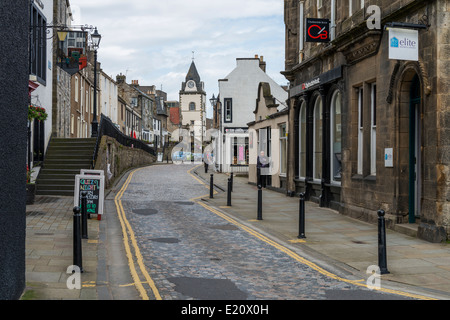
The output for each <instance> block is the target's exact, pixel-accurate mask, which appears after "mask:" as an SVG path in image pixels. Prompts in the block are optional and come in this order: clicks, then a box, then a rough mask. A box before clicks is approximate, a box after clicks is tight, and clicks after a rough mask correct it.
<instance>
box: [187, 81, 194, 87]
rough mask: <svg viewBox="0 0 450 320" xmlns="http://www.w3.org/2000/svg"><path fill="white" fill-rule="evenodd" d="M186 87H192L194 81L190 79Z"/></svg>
mask: <svg viewBox="0 0 450 320" xmlns="http://www.w3.org/2000/svg"><path fill="white" fill-rule="evenodd" d="M188 87H189V88H191V89H192V88H193V87H194V81H192V80H191V81H189V82H188Z"/></svg>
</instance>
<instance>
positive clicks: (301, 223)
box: [297, 192, 306, 239]
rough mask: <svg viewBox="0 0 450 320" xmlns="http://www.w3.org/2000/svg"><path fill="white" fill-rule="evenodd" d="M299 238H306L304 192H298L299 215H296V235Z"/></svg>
mask: <svg viewBox="0 0 450 320" xmlns="http://www.w3.org/2000/svg"><path fill="white" fill-rule="evenodd" d="M297 238H299V239H304V238H306V236H305V194H304V193H303V192H302V193H300V205H299V217H298V237H297Z"/></svg>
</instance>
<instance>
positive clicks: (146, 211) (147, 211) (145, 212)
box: [133, 209, 158, 216]
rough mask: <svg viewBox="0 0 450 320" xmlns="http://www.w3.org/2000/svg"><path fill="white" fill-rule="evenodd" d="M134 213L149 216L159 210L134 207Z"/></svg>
mask: <svg viewBox="0 0 450 320" xmlns="http://www.w3.org/2000/svg"><path fill="white" fill-rule="evenodd" d="M133 213H136V214H139V215H143V216H149V215H152V214H157V213H158V210H156V209H134V210H133Z"/></svg>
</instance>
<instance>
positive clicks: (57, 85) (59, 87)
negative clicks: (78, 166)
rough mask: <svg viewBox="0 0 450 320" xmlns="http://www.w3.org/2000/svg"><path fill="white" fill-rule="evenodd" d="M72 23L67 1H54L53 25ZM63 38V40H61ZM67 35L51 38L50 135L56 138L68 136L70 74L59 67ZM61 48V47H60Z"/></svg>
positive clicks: (68, 25)
mask: <svg viewBox="0 0 450 320" xmlns="http://www.w3.org/2000/svg"><path fill="white" fill-rule="evenodd" d="M72 21H73V17H72V10H71V7H70V2H69V0H55V1H54V2H53V24H54V25H63V26H67V27H70V25H71V23H72ZM62 37H65V38H64V39H61V38H62ZM66 38H67V33H65V32H63V33H57V36H55V37H53V39H52V41H53V47H54V48H57V50H53V61H54V63H53V64H54V65H53V68H52V73H53V84H52V85H53V103H52V135H53V136H56V137H58V138H68V137H69V136H70V117H71V112H70V94H71V90H70V89H71V86H70V81H71V78H72V77H71V74H69V73H68V72H67V71H66V70H64V69H63V68H62V67H61V57H60V55H61V53H62V51H63V50H64V51H65V50H66V49H67V42H66ZM61 46H62V47H61Z"/></svg>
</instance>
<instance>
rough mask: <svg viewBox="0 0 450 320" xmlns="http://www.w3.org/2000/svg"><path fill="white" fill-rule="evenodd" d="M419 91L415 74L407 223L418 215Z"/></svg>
mask: <svg viewBox="0 0 450 320" xmlns="http://www.w3.org/2000/svg"><path fill="white" fill-rule="evenodd" d="M420 106H421V93H420V81H419V77H418V76H417V74H416V75H415V76H414V77H413V79H412V82H411V89H410V97H409V186H408V189H409V191H408V193H409V194H408V209H409V210H408V211H409V216H408V220H409V223H415V222H416V218H419V217H420V199H421V198H422V190H421V185H422V183H421V180H422V179H421V177H422V174H421V173H422V172H421V167H422V166H421V149H422V148H421V131H422V126H421V121H420V120H421V111H420Z"/></svg>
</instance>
